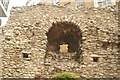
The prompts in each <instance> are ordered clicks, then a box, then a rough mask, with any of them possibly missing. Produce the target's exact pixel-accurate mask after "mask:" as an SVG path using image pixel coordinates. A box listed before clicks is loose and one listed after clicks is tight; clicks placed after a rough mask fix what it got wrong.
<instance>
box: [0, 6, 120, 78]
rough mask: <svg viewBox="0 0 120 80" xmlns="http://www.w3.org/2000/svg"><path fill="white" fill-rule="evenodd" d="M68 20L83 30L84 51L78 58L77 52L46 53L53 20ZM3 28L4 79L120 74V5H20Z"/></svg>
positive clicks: (115, 75)
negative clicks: (92, 6) (118, 11)
mask: <svg viewBox="0 0 120 80" xmlns="http://www.w3.org/2000/svg"><path fill="white" fill-rule="evenodd" d="M64 21H68V22H72V23H75V24H76V25H78V26H79V28H80V30H81V32H82V43H81V54H80V57H79V59H78V60H77V61H76V60H75V57H74V56H75V55H76V54H77V53H76V52H74V53H69V52H68V53H59V54H57V53H55V52H49V53H47V56H46V48H47V36H46V32H48V30H49V29H50V27H52V24H53V22H54V23H56V22H64ZM1 30H2V34H3V36H4V40H3V41H2V46H3V53H2V62H3V74H2V77H4V78H34V77H35V76H37V75H39V76H40V77H41V78H48V77H51V76H52V75H55V74H58V73H60V72H72V73H75V74H77V75H78V76H80V77H85V78H118V77H120V76H119V73H120V67H119V66H120V65H119V62H118V59H119V56H118V55H119V54H118V47H117V46H118V44H119V41H118V17H117V8H112V7H107V8H81V9H66V8H63V7H58V6H49V5H37V6H28V7H22V8H19V7H18V8H14V9H12V12H11V16H10V18H9V21H8V23H7V25H5V26H4V27H2V28H1ZM23 54H24V57H23ZM45 56H46V57H45ZM25 57H28V58H25Z"/></svg>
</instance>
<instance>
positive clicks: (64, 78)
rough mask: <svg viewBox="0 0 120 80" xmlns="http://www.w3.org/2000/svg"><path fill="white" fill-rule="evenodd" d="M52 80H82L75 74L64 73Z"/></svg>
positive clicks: (53, 77)
mask: <svg viewBox="0 0 120 80" xmlns="http://www.w3.org/2000/svg"><path fill="white" fill-rule="evenodd" d="M52 80H80V79H79V77H78V76H76V75H75V74H72V73H68V72H63V73H60V74H57V75H54V76H52Z"/></svg>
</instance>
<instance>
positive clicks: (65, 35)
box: [46, 21, 82, 53]
mask: <svg viewBox="0 0 120 80" xmlns="http://www.w3.org/2000/svg"><path fill="white" fill-rule="evenodd" d="M46 35H47V40H48V44H47V51H51V52H53V51H55V52H59V50H60V45H62V44H68V52H70V53H73V52H78V51H79V50H80V44H81V38H82V34H81V30H80V29H79V27H78V26H77V25H76V24H75V23H72V22H67V21H66V22H56V23H53V24H52V27H51V28H50V29H49V31H48V32H47V33H46Z"/></svg>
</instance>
